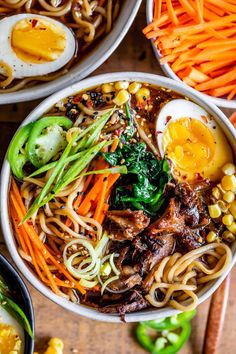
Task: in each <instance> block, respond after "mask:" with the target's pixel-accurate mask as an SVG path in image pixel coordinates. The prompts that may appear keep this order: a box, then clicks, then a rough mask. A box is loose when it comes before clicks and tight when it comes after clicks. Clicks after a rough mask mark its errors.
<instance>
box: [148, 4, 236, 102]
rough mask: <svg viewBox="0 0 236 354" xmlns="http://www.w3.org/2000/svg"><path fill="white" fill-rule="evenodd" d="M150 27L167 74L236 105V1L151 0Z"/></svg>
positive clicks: (210, 96)
mask: <svg viewBox="0 0 236 354" xmlns="http://www.w3.org/2000/svg"><path fill="white" fill-rule="evenodd" d="M147 21H148V25H147V26H146V27H145V28H144V29H143V33H144V35H145V36H146V37H147V39H150V40H152V45H153V49H154V52H155V55H156V57H157V59H158V61H159V63H160V64H161V68H162V70H163V71H164V72H165V74H166V75H167V76H169V77H171V78H173V79H175V80H181V81H183V82H184V83H185V84H186V85H188V86H191V87H193V88H194V89H196V90H198V91H200V92H202V93H203V94H205V95H207V96H208V98H210V99H211V101H212V102H214V103H215V104H216V105H218V106H220V107H227V108H236V2H235V0H217V1H215V0H148V1H147Z"/></svg>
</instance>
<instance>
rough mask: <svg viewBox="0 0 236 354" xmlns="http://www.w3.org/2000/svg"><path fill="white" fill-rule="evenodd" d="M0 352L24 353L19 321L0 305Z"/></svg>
mask: <svg viewBox="0 0 236 354" xmlns="http://www.w3.org/2000/svg"><path fill="white" fill-rule="evenodd" d="M0 353H2V354H9V353H17V354H18V353H19V354H23V353H24V330H23V328H22V327H21V326H20V325H19V323H18V322H17V321H16V320H15V319H14V318H13V317H11V316H10V315H9V313H8V312H6V311H5V310H4V308H2V307H1V306H0Z"/></svg>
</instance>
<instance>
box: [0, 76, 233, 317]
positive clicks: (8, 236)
mask: <svg viewBox="0 0 236 354" xmlns="http://www.w3.org/2000/svg"><path fill="white" fill-rule="evenodd" d="M123 80H127V81H131V82H132V81H137V82H141V83H148V84H151V85H156V86H160V87H163V88H165V89H168V90H172V91H175V92H176V93H179V94H180V95H182V96H184V97H187V98H189V99H190V100H192V101H194V102H195V103H197V104H199V105H200V106H201V107H203V108H204V109H205V110H206V111H207V112H208V113H209V114H210V115H211V116H212V117H213V118H214V120H215V121H216V122H217V123H218V125H219V126H220V128H221V129H222V131H223V132H224V134H225V136H226V137H227V139H228V142H229V144H230V145H231V147H232V150H233V151H234V153H235V152H236V132H235V130H234V128H233V126H232V125H231V123H230V122H229V120H228V119H227V117H226V116H225V115H224V114H223V113H222V112H221V111H220V110H219V109H218V108H217V107H216V106H215V105H214V104H212V102H210V101H209V100H208V99H206V97H205V96H203V95H202V94H200V93H198V92H196V91H195V90H193V89H191V88H189V87H187V86H186V85H183V84H182V83H180V82H177V81H174V80H171V79H168V78H165V77H162V76H157V75H153V74H147V73H139V72H122V73H110V74H103V75H99V76H95V77H91V78H88V79H85V80H82V81H81V82H79V83H76V84H74V85H71V86H69V87H67V88H65V89H63V90H61V91H59V92H57V93H55V94H53V95H52V96H50V97H48V98H47V99H45V100H44V101H43V102H42V103H41V104H40V105H39V106H38V107H36V108H35V109H34V110H33V111H32V112H31V113H30V114H29V116H28V117H27V118H26V119H25V120H24V121H23V123H22V126H23V125H25V124H27V123H29V122H32V121H35V120H36V119H38V118H40V117H41V116H42V115H43V114H44V113H45V112H47V111H48V110H49V109H50V108H51V107H52V106H53V105H54V104H56V103H57V102H59V101H60V100H62V99H64V98H66V97H68V96H72V95H74V94H76V93H78V92H80V91H83V90H85V89H89V88H91V87H95V86H98V85H101V84H104V83H109V82H116V81H123ZM235 157H236V156H235ZM10 178H11V175H10V166H9V163H8V160H7V157H5V160H4V163H3V168H2V183H1V211H2V213H1V223H2V229H3V234H4V238H5V242H6V245H7V247H8V249H9V251H10V253H11V256H12V258H13V260H14V262H15V264H16V265H17V267H18V269H19V270H20V271H21V272H22V274H23V275H24V276H25V277H26V279H27V280H28V281H29V282H30V283H31V284H32V285H33V286H34V287H35V288H36V289H37V290H38V291H40V292H41V293H42V294H43V295H45V296H46V297H47V298H48V299H50V300H52V301H54V302H55V303H57V304H58V305H60V306H62V307H64V308H65V309H67V310H70V311H72V312H73V313H75V314H78V315H82V316H85V317H88V318H91V319H95V320H99V321H107V322H120V321H121V319H120V316H119V315H118V314H106V313H101V312H99V311H98V310H97V309H95V308H91V307H89V306H85V305H81V304H75V303H72V302H69V301H68V300H66V299H64V298H62V297H59V296H57V295H55V294H54V293H53V292H52V291H51V290H49V288H47V287H46V286H45V285H44V284H42V283H41V281H39V280H38V278H37V277H36V276H35V274H34V273H33V272H32V271H31V270H30V268H29V267H28V266H27V265H26V263H25V262H24V261H23V259H22V258H21V257H20V255H19V253H18V250H17V245H16V241H15V237H14V234H13V231H12V227H11V221H10V218H9V214H8V197H9V184H10ZM231 248H232V253H233V257H232V261H231V262H230V264H229V265H228V267H227V270H226V271H225V272H224V274H223V275H222V276H221V277H220V278H218V279H217V280H215V281H213V282H211V283H208V284H207V285H206V286H205V287H204V288H203V289H202V290H201V292H200V293H199V294H198V296H199V302H200V303H201V302H203V301H204V300H206V299H207V298H208V297H209V296H211V295H212V293H213V292H214V291H215V290H216V289H217V288H218V286H219V285H220V284H221V283H222V281H223V280H224V278H225V277H226V275H227V274H228V273H229V271H230V269H231V268H232V266H233V264H234V263H235V260H236V254H235V251H236V243H233V244H232V245H231ZM176 313H178V311H177V310H175V309H173V308H171V307H165V308H161V309H156V308H151V309H146V310H142V311H139V312H136V313H128V314H126V316H125V320H126V321H127V322H137V321H145V320H151V319H157V318H161V317H166V316H171V315H174V314H176Z"/></svg>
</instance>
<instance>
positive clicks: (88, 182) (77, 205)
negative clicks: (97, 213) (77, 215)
mask: <svg viewBox="0 0 236 354" xmlns="http://www.w3.org/2000/svg"><path fill="white" fill-rule="evenodd" d="M92 178H93V175H88V176H87V178H86V181H85V183H84V187H83V190H82V193H80V194H79V195H78V197H77V199H76V200H75V202H74V208H76V209H77V208H78V207H79V205H80V203H81V200H82V198H83V194H84V193H85V192H86V190H87V189H88V186H89V184H90V182H91V180H92Z"/></svg>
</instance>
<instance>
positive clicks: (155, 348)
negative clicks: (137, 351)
mask: <svg viewBox="0 0 236 354" xmlns="http://www.w3.org/2000/svg"><path fill="white" fill-rule="evenodd" d="M195 314H196V310H193V311H188V312H183V313H180V314H178V315H175V316H171V317H166V318H163V319H161V320H159V319H158V320H156V321H155V320H152V321H145V322H141V323H139V324H138V326H137V328H136V337H137V340H138V342H139V343H140V344H141V346H142V347H144V348H145V349H146V350H147V351H148V352H150V353H152V354H176V353H178V352H179V350H180V349H181V348H182V347H183V345H184V344H185V343H186V341H187V340H188V338H189V336H190V333H191V325H190V320H191V319H192V318H193V317H194V316H195Z"/></svg>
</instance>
